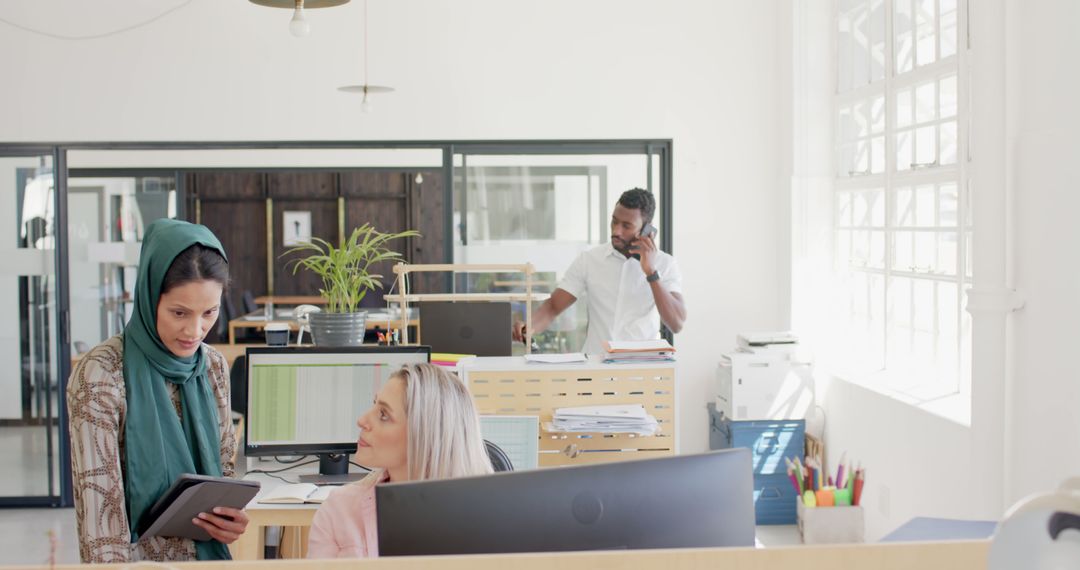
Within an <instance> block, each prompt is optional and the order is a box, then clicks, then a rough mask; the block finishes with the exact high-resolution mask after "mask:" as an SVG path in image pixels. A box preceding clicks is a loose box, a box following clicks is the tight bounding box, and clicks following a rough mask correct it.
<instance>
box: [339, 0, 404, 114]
mask: <svg viewBox="0 0 1080 570" xmlns="http://www.w3.org/2000/svg"><path fill="white" fill-rule="evenodd" d="M367 23H368V17H367V0H364V82H363V83H362V84H360V85H343V86H341V87H338V91H342V92H344V93H363V95H364V98H363V99H362V100H361V101H360V112H362V113H370V112H371V102H370V101H369V100H368V94H369V93H389V92H391V91H393V90H394V88H393V87H386V86H383V85H372V84H370V83H368V49H367V43H368V34H367Z"/></svg>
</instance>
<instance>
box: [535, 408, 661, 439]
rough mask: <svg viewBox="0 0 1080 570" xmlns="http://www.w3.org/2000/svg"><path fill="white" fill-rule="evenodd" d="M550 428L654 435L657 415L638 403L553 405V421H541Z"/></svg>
mask: <svg viewBox="0 0 1080 570" xmlns="http://www.w3.org/2000/svg"><path fill="white" fill-rule="evenodd" d="M544 429H546V430H547V431H549V432H597V433H634V434H637V435H656V432H657V431H659V430H660V428H659V426H658V425H657V423H656V418H654V417H653V416H651V415H649V414H647V413H645V407H644V406H642V405H641V404H629V405H618V406H581V407H577V408H556V409H555V415H554V417H553V418H552V421H550V422H547V423H546V424H544Z"/></svg>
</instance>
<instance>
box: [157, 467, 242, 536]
mask: <svg viewBox="0 0 1080 570" xmlns="http://www.w3.org/2000/svg"><path fill="white" fill-rule="evenodd" d="M258 492H259V482H258V481H245V480H243V479H230V478H228V477H209V476H206V475H192V474H190V473H184V474H182V475H180V476H179V477H177V478H176V481H174V482H173V484H172V486H171V487H169V489H168V490H167V491H165V493H164V494H163V495H161V497H160V498H158V500H157V501H156V502H155V503H154V505H153V506H151V507H150V509H149V510H147V511H146V513H145V514H143V516H142V519H141V520H140V521H139V526H138V528H137V529H136V532H138V533H139V538H142V537H149V536H176V537H180V538H190V539H192V540H210V538H211V537H210V535H209V534H208V533H207V532H206V531H205V530H203V529H201V528H199V527H197V526H195V524H194V523H192V522H191V519H194V518H195V517H197V516H199V513H209V512H213V509H214V507H230V508H233V509H242V508H244V507H246V506H247V504H248V503H249V502H251V499H253V498H255V495H256V494H257V493H258Z"/></svg>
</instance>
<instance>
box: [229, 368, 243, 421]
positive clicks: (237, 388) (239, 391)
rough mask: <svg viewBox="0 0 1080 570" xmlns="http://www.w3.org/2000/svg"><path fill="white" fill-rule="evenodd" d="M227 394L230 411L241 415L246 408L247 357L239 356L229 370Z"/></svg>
mask: <svg viewBox="0 0 1080 570" xmlns="http://www.w3.org/2000/svg"><path fill="white" fill-rule="evenodd" d="M229 392H230V393H231V396H230V400H231V401H232V411H234V412H236V413H238V414H242V413H244V411H245V409H246V408H247V356H244V355H240V356H237V357H236V360H234V361H233V363H232V368H230V369H229Z"/></svg>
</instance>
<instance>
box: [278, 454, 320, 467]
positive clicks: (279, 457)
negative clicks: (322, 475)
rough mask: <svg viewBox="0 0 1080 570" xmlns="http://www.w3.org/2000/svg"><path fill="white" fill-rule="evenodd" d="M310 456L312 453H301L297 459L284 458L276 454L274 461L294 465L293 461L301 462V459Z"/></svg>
mask: <svg viewBox="0 0 1080 570" xmlns="http://www.w3.org/2000/svg"><path fill="white" fill-rule="evenodd" d="M308 457H311V456H310V455H301V456H299V457H297V458H296V459H282V458H281V456H278V455H275V456H274V461H277V462H278V463H281V464H282V465H292V464H293V463H299V462H300V461H303V460H305V459H307V458H308Z"/></svg>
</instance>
